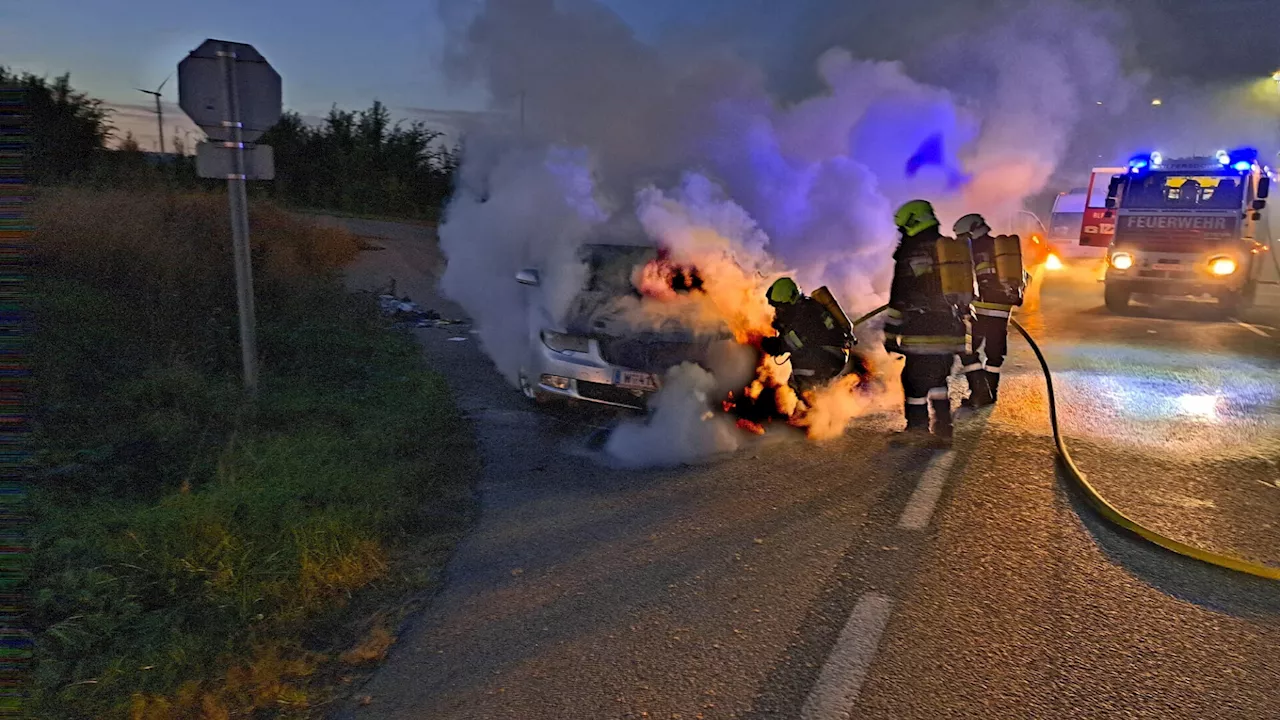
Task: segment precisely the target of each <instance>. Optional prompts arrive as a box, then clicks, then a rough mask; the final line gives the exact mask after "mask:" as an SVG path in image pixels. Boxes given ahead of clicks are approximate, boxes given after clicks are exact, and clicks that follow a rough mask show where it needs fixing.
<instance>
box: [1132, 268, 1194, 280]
mask: <svg viewBox="0 0 1280 720" xmlns="http://www.w3.org/2000/svg"><path fill="white" fill-rule="evenodd" d="M1138 277H1140V278H1151V279H1157V280H1166V279H1167V280H1195V279H1196V274H1195V273H1193V272H1186V271H1182V270H1139V271H1138Z"/></svg>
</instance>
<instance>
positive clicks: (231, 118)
mask: <svg viewBox="0 0 1280 720" xmlns="http://www.w3.org/2000/svg"><path fill="white" fill-rule="evenodd" d="M218 60H219V64H220V65H221V66H222V73H223V78H224V82H223V86H222V88H223V89H222V92H223V100H224V103H225V108H226V111H227V113H226V119H225V120H223V122H222V125H223V127H226V128H230V129H231V141H230V142H228V143H227V144H226V147H228V148H230V149H231V163H232V164H231V167H232V170H231V174H229V175H227V194H228V196H229V197H230V199H231V243H232V247H233V249H234V257H235V264H236V306H237V308H238V309H239V315H240V358H241V360H242V361H243V364H244V387H245V390H247V391H248V392H249V395H250V396H253V395H256V394H257V392H258V332H257V317H256V315H255V313H254V308H253V265H252V262H251V261H250V254H249V196H248V194H247V192H246V189H245V183H246V177H245V172H244V132H243V130H244V127H243V125H241V123H240V98H239V92H238V91H237V88H236V52H235V50H233V49H232V48H231V46H230V45H228V44H225V43H224V44H223V45H222V49H220V50H218Z"/></svg>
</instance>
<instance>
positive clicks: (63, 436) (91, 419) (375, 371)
mask: <svg viewBox="0 0 1280 720" xmlns="http://www.w3.org/2000/svg"><path fill="white" fill-rule="evenodd" d="M226 212H227V210H226V201H225V198H223V197H218V196H175V195H162V194H146V193H144V194H136V193H134V194H125V193H110V192H87V191H76V190H66V189H62V190H46V191H42V193H41V195H40V196H39V197H38V198H37V200H36V202H35V205H34V219H35V227H36V233H35V237H34V245H35V249H36V267H35V268H34V272H33V277H32V287H33V288H34V293H33V297H32V300H33V303H34V310H35V313H36V318H37V323H38V326H37V333H36V338H35V343H34V347H33V355H34V359H35V369H36V371H37V379H36V420H37V425H36V432H35V444H36V450H37V458H38V462H39V466H40V472H39V475H38V478H37V480H36V482H35V483H34V485H35V488H34V492H33V493H32V502H33V511H34V513H35V516H36V526H35V528H34V532H33V535H34V538H35V541H36V545H35V553H34V569H33V595H34V601H35V603H34V607H35V613H34V617H33V619H34V624H35V626H36V629H37V633H38V635H37V651H36V663H37V664H36V685H35V688H34V697H33V698H32V700H33V704H32V708H33V711H34V713H35V714H36V715H37V716H39V717H49V718H80V717H94V718H112V717H121V718H124V717H130V718H229V717H245V716H259V717H308V716H314V715H315V714H316V713H317V712H318V709H319V708H321V707H323V706H324V704H325V703H326V702H327V701H328V700H329V699H331V698H332V697H334V695H335V689H334V688H335V686H340V685H341V682H342V680H343V679H349V678H350V676H351V674H352V673H353V672H357V671H358V668H359V667H361V666H365V665H368V664H369V663H371V662H375V661H376V660H378V659H379V658H380V657H381V655H382V653H384V652H385V650H386V648H387V646H389V645H390V642H391V640H392V638H391V630H392V629H393V628H394V626H395V624H396V619H397V615H396V609H395V608H397V607H400V606H401V603H402V602H403V601H405V600H406V599H407V598H411V597H413V596H414V594H415V592H417V591H420V590H422V589H424V588H426V587H428V586H430V585H431V584H432V583H433V582H434V578H435V576H436V573H437V572H438V570H439V568H440V567H441V566H442V564H443V560H444V558H445V557H446V556H447V554H448V550H449V548H451V546H452V544H453V542H454V541H455V540H456V537H457V536H458V534H459V533H460V532H461V531H462V530H463V529H464V527H465V525H466V523H467V521H468V519H469V514H470V511H471V504H472V501H471V494H470V488H471V482H472V480H473V478H474V476H475V473H476V469H477V461H476V456H475V452H474V447H473V445H472V440H471V437H470V433H469V429H468V428H467V426H466V424H465V423H464V422H462V421H461V420H460V418H459V416H458V413H457V411H456V409H455V408H454V406H453V404H452V401H451V399H450V396H449V394H448V392H447V389H446V387H445V384H444V382H443V380H442V378H441V377H440V376H439V375H437V374H436V373H434V372H432V371H430V370H429V369H428V368H426V367H424V365H423V360H422V358H421V354H420V352H419V351H418V348H417V346H416V345H415V344H414V342H413V339H412V338H411V337H410V336H408V335H407V334H405V333H402V332H397V331H393V330H392V329H391V328H390V327H389V326H388V324H387V323H386V322H385V321H383V320H382V319H381V318H380V317H379V316H378V312H377V308H376V305H375V304H374V302H373V301H372V299H371V298H365V297H360V296H353V295H349V294H347V293H346V292H344V291H343V290H342V287H341V284H340V281H339V275H338V271H339V270H340V268H341V267H342V266H343V265H344V264H345V263H347V262H349V261H350V260H351V259H352V258H353V257H354V256H355V254H356V252H358V244H357V241H356V239H355V238H354V237H353V236H351V235H349V234H347V233H345V232H342V231H339V230H334V229H319V228H315V227H312V226H311V225H309V224H307V223H305V222H304V221H301V220H298V219H296V218H295V217H293V216H292V215H291V214H289V213H287V212H285V211H283V210H279V209H277V208H274V207H271V206H260V207H255V208H254V209H253V211H252V215H251V221H252V228H251V233H252V239H253V256H254V271H255V274H256V276H255V289H256V295H257V302H258V319H259V344H260V349H261V355H262V378H261V397H260V400H259V402H258V403H257V405H256V406H255V407H254V408H251V409H248V408H246V407H245V406H244V404H243V403H242V401H241V397H240V393H239V356H238V345H237V334H236V314H235V294H234V284H233V280H232V265H231V256H230V255H231V252H230V237H229V228H228V222H227V215H226Z"/></svg>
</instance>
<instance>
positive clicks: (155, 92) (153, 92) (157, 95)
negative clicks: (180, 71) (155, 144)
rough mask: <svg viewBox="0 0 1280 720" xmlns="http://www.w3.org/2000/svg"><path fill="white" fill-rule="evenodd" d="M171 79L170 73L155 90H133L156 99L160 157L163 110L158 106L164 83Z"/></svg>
mask: <svg viewBox="0 0 1280 720" xmlns="http://www.w3.org/2000/svg"><path fill="white" fill-rule="evenodd" d="M172 77H173V74H172V73H170V75H169V77H167V78H165V79H164V82H162V83H160V87H158V88H156V89H155V90H143V89H142V88H134V89H135V90H137V91H138V92H140V93H146V94H148V95H154V96H155V98H156V125H157V127H158V128H159V131H160V132H159V134H158V137H159V138H160V154H161V155H163V154H164V108H163V107H161V105H160V91H161V90H163V89H164V85H165V83H167V82H169V78H172Z"/></svg>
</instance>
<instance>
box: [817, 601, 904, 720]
mask: <svg viewBox="0 0 1280 720" xmlns="http://www.w3.org/2000/svg"><path fill="white" fill-rule="evenodd" d="M892 610H893V600H891V599H889V598H888V597H887V596H885V595H881V594H879V593H874V592H872V593H867V594H866V595H863V596H862V598H861V599H859V600H858V604H857V605H855V606H854V608H853V613H852V614H850V615H849V622H847V623H845V626H844V629H843V630H841V631H840V637H839V638H837V639H836V645H835V647H834V648H832V649H831V654H830V655H828V656H827V661H826V662H825V663H823V665H822V672H821V673H820V674H819V675H818V682H817V683H815V684H814V686H813V689H812V690H810V691H809V697H808V698H806V699H805V702H804V706H803V707H801V708H800V718H801V720H837V718H838V719H839V720H845V719H846V718H848V717H849V713H851V712H852V711H853V705H854V703H856V702H857V701H858V693H859V692H860V691H861V690H862V683H864V682H865V681H866V679H867V671H868V670H870V669H871V661H872V660H874V659H875V656H876V649H877V648H878V647H879V646H880V636H881V635H883V634H884V628H885V626H886V625H888V624H889V614H890V613H891V612H892Z"/></svg>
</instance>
